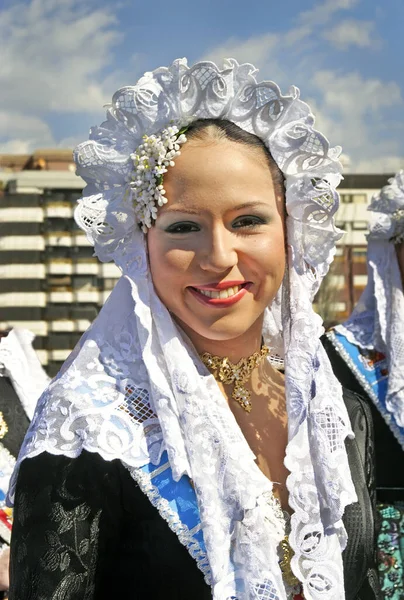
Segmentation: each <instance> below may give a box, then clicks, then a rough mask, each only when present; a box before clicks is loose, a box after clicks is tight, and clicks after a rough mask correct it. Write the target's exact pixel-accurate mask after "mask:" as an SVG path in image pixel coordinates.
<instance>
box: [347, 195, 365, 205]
mask: <svg viewBox="0 0 404 600" xmlns="http://www.w3.org/2000/svg"><path fill="white" fill-rule="evenodd" d="M341 202H342V203H343V204H366V202H367V196H366V194H341Z"/></svg>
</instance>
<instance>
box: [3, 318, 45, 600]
mask: <svg viewBox="0 0 404 600" xmlns="http://www.w3.org/2000/svg"><path fill="white" fill-rule="evenodd" d="M34 337H35V336H34V335H33V334H32V333H31V332H30V331H28V330H27V329H19V328H15V329H10V330H5V331H0V546H1V547H0V591H1V592H4V591H6V590H8V587H9V574H8V571H9V569H8V566H9V555H10V548H9V544H10V538H11V529H12V511H11V510H10V508H8V507H7V506H6V502H5V500H6V495H7V492H8V487H9V482H10V477H11V474H12V472H13V469H14V465H15V462H16V459H17V456H18V453H19V450H20V447H21V444H22V442H23V440H24V436H25V433H26V431H27V429H28V426H29V423H30V421H31V419H32V417H33V415H34V411H35V407H36V403H37V401H38V398H39V396H40V395H41V393H42V392H43V390H44V389H45V388H46V387H47V385H48V383H49V381H50V379H49V377H48V376H47V374H46V373H45V371H44V370H43V368H42V366H41V363H40V362H39V360H38V357H37V355H36V352H35V350H34V348H33V346H32V342H33V340H34Z"/></svg>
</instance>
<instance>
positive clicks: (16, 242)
mask: <svg viewBox="0 0 404 600" xmlns="http://www.w3.org/2000/svg"><path fill="white" fill-rule="evenodd" d="M3 250H5V251H7V250H17V251H19V250H45V239H44V238H43V237H42V236H41V235H7V236H4V237H2V238H0V251H3Z"/></svg>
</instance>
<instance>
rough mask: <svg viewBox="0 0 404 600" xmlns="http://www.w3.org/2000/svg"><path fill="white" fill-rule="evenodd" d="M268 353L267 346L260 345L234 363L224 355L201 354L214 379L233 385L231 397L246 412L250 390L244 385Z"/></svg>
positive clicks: (249, 403) (247, 410)
mask: <svg viewBox="0 0 404 600" xmlns="http://www.w3.org/2000/svg"><path fill="white" fill-rule="evenodd" d="M268 354H269V348H268V346H262V348H261V350H259V351H258V352H254V354H251V356H248V357H247V358H242V359H241V360H240V361H239V362H238V363H237V364H236V365H235V364H233V363H232V362H230V360H229V359H228V358H227V356H225V357H224V358H223V357H221V356H213V355H212V354H209V352H204V353H203V354H202V355H201V360H202V362H203V364H204V365H205V366H206V367H208V369H209V370H210V371H212V374H213V376H214V378H215V379H216V381H220V382H221V383H224V384H225V385H231V384H233V385H234V388H233V391H232V393H231V397H232V398H233V400H235V401H236V402H238V403H239V404H240V406H241V408H243V409H244V410H245V411H246V412H248V413H249V412H251V409H252V404H251V392H250V391H249V390H248V389H247V388H246V387H245V383H246V382H247V381H248V380H249V379H250V377H251V374H252V372H253V371H254V369H255V367H258V365H259V364H260V363H261V362H262V361H263V360H264V358H265V357H266V356H268Z"/></svg>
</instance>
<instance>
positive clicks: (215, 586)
mask: <svg viewBox="0 0 404 600" xmlns="http://www.w3.org/2000/svg"><path fill="white" fill-rule="evenodd" d="M255 75H256V70H255V68H254V67H253V66H252V65H251V64H241V65H239V64H238V63H237V61H235V60H233V59H229V60H226V61H225V62H224V65H223V68H221V69H220V68H219V67H218V66H216V65H215V64H214V63H212V62H198V63H196V64H195V65H193V66H192V67H188V65H187V61H186V60H185V59H179V60H176V61H174V62H173V63H172V64H171V65H170V66H169V67H161V68H158V69H156V70H155V71H153V72H149V73H146V74H145V75H144V76H143V77H142V78H141V79H140V80H139V81H138V82H137V84H136V85H134V86H129V87H125V88H122V89H120V90H119V91H118V92H116V93H115V94H114V96H113V99H112V104H111V106H110V107H109V108H108V111H107V120H106V121H105V122H104V123H103V124H102V125H101V126H100V127H95V128H93V129H92V130H91V132H90V140H89V141H87V142H85V143H83V144H80V145H79V146H78V147H77V149H76V150H75V153H74V158H75V162H76V164H77V173H78V174H79V175H80V176H81V177H83V179H84V180H85V181H86V182H87V187H86V188H85V190H84V195H83V198H82V199H81V200H80V201H79V203H78V206H77V209H76V213H75V217H76V220H77V222H78V224H79V225H80V226H81V227H82V228H83V229H84V231H85V232H86V233H87V236H88V238H89V240H90V241H91V243H92V244H93V245H94V249H95V253H96V255H97V256H98V257H99V258H100V260H101V261H109V260H113V261H115V263H116V264H117V265H118V266H119V267H120V269H121V270H122V273H123V275H124V277H122V278H121V280H120V281H119V282H118V283H117V285H116V287H115V289H114V290H113V291H112V293H111V295H110V297H109V299H108V301H107V302H106V304H105V305H104V307H103V308H102V310H101V312H100V314H99V316H98V317H97V319H96V320H95V321H94V323H93V324H92V326H91V327H90V329H89V330H88V331H87V332H86V333H85V334H84V336H83V338H82V339H81V341H80V343H79V345H78V346H77V348H76V349H75V351H74V353H73V354H72V355H71V357H70V358H69V359H68V361H67V362H66V363H65V365H64V367H63V369H62V371H61V372H60V374H59V375H58V377H57V378H56V379H55V380H54V381H53V383H52V384H51V386H50V388H49V390H48V392H47V393H45V395H44V396H43V397H42V399H41V400H40V402H39V404H38V409H37V415H36V417H35V419H34V422H33V424H32V425H31V428H30V431H29V433H28V436H27V437H26V441H25V445H24V448H23V450H22V452H21V454H20V460H22V459H23V458H25V457H26V456H31V455H34V454H38V452H40V451H42V450H44V449H47V450H48V451H50V452H52V453H55V452H56V453H64V454H68V455H69V456H77V455H78V454H79V453H80V452H81V450H83V449H87V450H89V451H92V452H98V453H100V454H101V455H102V456H103V457H104V458H106V459H107V460H112V459H120V460H121V461H122V462H123V463H124V464H125V465H126V466H128V468H129V469H130V472H131V474H132V476H133V477H134V479H135V480H136V481H137V482H138V483H139V485H140V486H141V488H142V489H143V490H144V491H145V493H146V494H147V495H149V497H150V499H151V501H152V502H153V503H154V504H155V506H156V507H157V509H158V510H160V513H161V515H162V517H163V518H164V519H166V520H167V521H168V522H169V524H170V527H171V528H172V529H173V530H174V531H176V532H177V534H178V537H179V539H180V541H181V542H182V543H183V544H185V545H186V546H187V548H188V550H189V552H190V553H191V554H192V556H194V557H195V559H196V560H197V564H198V566H199V568H200V569H201V570H202V571H203V572H204V574H205V578H206V581H207V582H208V583H209V584H210V585H211V587H212V595H213V598H214V599H215V600H227V599H228V598H229V597H234V598H236V599H237V600H252V599H253V598H257V597H258V596H259V597H260V598H264V597H265V598H271V599H273V600H287V598H288V597H289V595H290V590H288V589H287V585H286V584H285V583H284V581H283V579H282V574H281V571H280V567H279V562H278V554H277V548H278V544H279V542H280V541H281V539H282V536H283V533H284V532H283V531H282V527H280V524H279V519H278V518H277V517H276V514H275V512H274V509H273V505H272V504H271V503H270V502H269V503H268V502H267V501H266V498H268V497H269V496H271V494H272V483H271V482H270V481H269V480H268V479H267V478H266V477H265V475H263V473H262V472H261V471H260V469H259V468H258V466H257V464H256V462H255V457H254V456H253V454H252V452H251V449H250V448H249V446H248V444H247V442H246V440H245V438H244V436H243V435H242V434H241V431H240V429H239V428H238V426H237V423H236V421H235V419H234V417H233V416H232V414H231V412H230V409H229V406H228V404H227V402H226V401H225V399H224V398H223V396H222V394H221V392H220V390H219V388H218V386H217V384H216V381H215V380H214V378H213V376H211V375H210V374H209V372H208V371H207V370H206V368H205V367H204V365H203V364H202V362H201V360H200V358H199V357H198V355H197V354H196V352H195V351H194V349H193V348H192V347H190V345H189V341H188V340H186V339H184V336H183V334H182V332H181V331H180V330H179V328H178V326H177V325H176V323H175V321H174V320H173V318H172V316H171V314H170V313H169V312H168V310H167V308H166V307H165V306H164V305H163V304H162V303H161V301H160V300H159V298H158V296H157V294H156V293H155V290H154V287H153V282H152V278H151V274H150V271H149V268H148V260H147V248H146V235H145V234H144V231H145V230H147V229H148V228H149V227H150V226H151V225H152V224H153V221H154V219H155V218H156V215H158V210H159V207H160V206H161V205H162V204H164V202H165V194H164V174H165V172H166V170H167V169H170V168H174V169H175V166H174V167H173V166H172V162H175V158H176V156H177V155H178V152H181V151H184V148H185V145H186V143H187V142H186V131H185V133H184V131H183V128H186V127H188V128H191V126H192V122H193V121H196V120H199V119H225V120H228V121H231V122H233V123H234V124H235V125H238V126H239V127H241V128H242V129H244V130H245V131H247V132H250V133H253V134H255V135H256V136H258V137H259V138H260V139H261V140H262V141H263V142H264V143H265V144H266V146H267V147H268V149H269V151H270V152H271V155H272V157H273V158H274V160H275V161H276V163H277V165H278V166H279V168H280V169H281V171H282V172H283V174H284V176H285V188H286V211H287V240H288V266H289V268H288V269H287V273H286V275H285V279H284V282H283V284H282V288H281V290H280V291H279V293H278V296H277V298H276V299H275V301H274V302H273V304H272V305H271V306H270V307H268V309H267V311H266V314H265V319H264V332H263V335H264V341H265V343H266V344H267V345H269V346H270V347H272V348H274V350H275V351H276V352H277V353H279V354H280V355H281V356H282V357H284V361H285V390H286V402H287V411H288V423H289V442H288V446H287V452H286V459H285V464H286V466H287V468H288V469H289V471H290V476H289V478H288V484H287V485H288V489H289V504H290V506H291V507H292V509H293V511H294V512H293V515H292V517H291V532H290V535H289V542H290V544H291V546H292V548H293V550H294V557H293V559H292V563H291V564H292V570H293V572H294V574H295V575H296V577H297V578H298V579H299V580H300V581H301V582H302V585H303V589H304V596H305V598H306V599H307V600H335V599H336V598H338V600H343V598H344V597H345V593H344V578H343V567H342V558H341V552H342V549H343V548H344V547H345V544H346V534H345V530H344V527H343V524H342V520H341V519H342V515H343V512H344V508H345V506H346V505H347V504H349V503H351V502H354V501H355V500H356V494H355V490H354V487H353V483H352V479H351V475H350V470H349V465H348V460H347V456H346V450H345V443H344V442H345V438H346V437H347V436H348V435H352V430H351V426H350V422H349V418H348V414H347V411H346V408H345V405H344V402H343V398H342V391H341V387H340V386H339V384H338V382H337V380H336V379H335V377H334V375H333V373H332V370H331V365H330V363H329V360H328V357H327V355H326V354H325V351H324V349H323V347H322V345H321V342H320V336H321V334H322V332H323V328H322V322H321V318H320V317H319V316H318V315H316V314H315V313H314V311H313V308H312V298H313V296H314V294H315V292H316V291H317V289H318V286H319V284H320V282H321V279H322V277H323V276H324V275H325V273H326V272H327V269H328V266H329V263H330V262H331V260H332V257H333V253H334V247H335V242H336V240H337V239H338V238H339V237H340V236H341V232H339V231H338V230H337V229H336V227H335V224H334V215H335V212H336V210H337V209H338V194H337V192H336V189H335V188H336V186H337V185H338V183H339V182H340V180H341V164H340V163H339V161H338V156H339V153H340V149H339V148H330V146H329V144H328V142H327V140H326V139H325V137H324V136H323V135H322V134H321V133H319V132H318V131H316V130H315V129H314V117H313V115H312V114H311V112H310V109H309V107H308V106H307V104H305V103H304V102H302V101H301V100H300V99H299V92H298V90H297V89H296V88H294V87H292V88H291V89H290V92H289V94H288V95H285V96H284V95H282V94H281V92H280V90H279V88H278V86H277V85H276V84H275V83H273V82H270V81H263V82H257V80H256V78H255ZM48 420H49V422H51V423H52V428H50V427H46V426H45V425H44V423H45V424H46V423H47V422H48ZM55 431H56V433H54V432H55ZM165 450H166V451H167V454H168V459H169V464H170V467H171V470H172V474H173V477H174V479H175V481H178V480H179V479H180V478H181V477H182V476H183V475H187V476H189V477H190V478H191V479H192V480H193V482H194V486H195V493H196V496H197V503H198V507H199V513H200V521H201V529H202V532H203V540H204V545H205V548H204V549H201V548H199V547H198V544H197V542H196V541H195V540H194V539H193V538H192V536H191V533H190V532H188V533H186V529H184V526H183V525H182V524H178V519H177V520H176V518H174V517H173V516H172V515H171V516H170V511H169V510H168V507H167V506H165V505H164V503H161V502H159V501H158V500H157V499H156V495H155V491H153V489H152V488H153V486H152V485H151V483H150V481H149V482H147V481H145V479H144V477H143V476H141V474H140V473H139V470H140V467H142V466H144V465H147V464H149V463H150V464H153V465H155V464H158V463H159V461H160V459H161V455H162V453H163V452H164V451H165ZM14 483H15V480H14ZM13 489H14V488H13V486H12V488H11V497H12V495H13Z"/></svg>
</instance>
